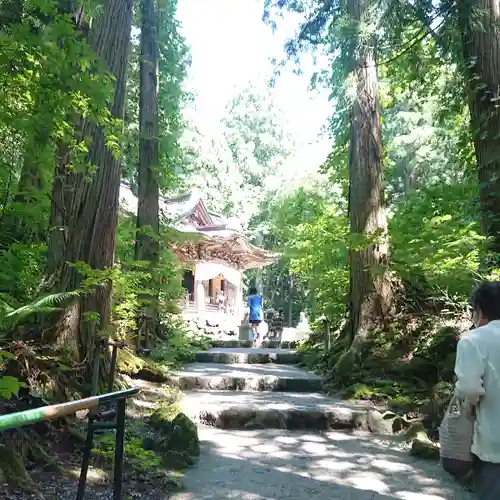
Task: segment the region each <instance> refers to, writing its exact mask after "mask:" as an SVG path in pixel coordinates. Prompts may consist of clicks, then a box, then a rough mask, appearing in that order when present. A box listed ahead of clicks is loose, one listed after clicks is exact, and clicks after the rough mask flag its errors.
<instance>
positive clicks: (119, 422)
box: [113, 398, 127, 500]
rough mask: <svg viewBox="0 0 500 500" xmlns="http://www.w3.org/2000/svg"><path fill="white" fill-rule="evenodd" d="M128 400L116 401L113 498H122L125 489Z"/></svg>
mask: <svg viewBox="0 0 500 500" xmlns="http://www.w3.org/2000/svg"><path fill="white" fill-rule="evenodd" d="M126 406H127V400H126V399H125V398H123V399H119V400H118V401H117V403H116V409H117V415H116V445H115V471H114V473H115V474H114V487H113V500H122V490H123V450H124V441H125V408H126Z"/></svg>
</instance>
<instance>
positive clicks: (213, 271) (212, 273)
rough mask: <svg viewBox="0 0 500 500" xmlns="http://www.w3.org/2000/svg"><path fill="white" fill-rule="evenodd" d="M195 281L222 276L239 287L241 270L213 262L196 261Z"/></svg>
mask: <svg viewBox="0 0 500 500" xmlns="http://www.w3.org/2000/svg"><path fill="white" fill-rule="evenodd" d="M194 276H195V280H196V281H208V280H211V279H214V278H217V276H223V277H224V279H226V280H227V281H229V283H231V285H233V286H234V287H235V288H237V289H239V288H240V287H241V271H238V270H237V269H234V268H232V267H229V266H226V265H224V264H220V263H215V262H197V263H196V268H195V271H194Z"/></svg>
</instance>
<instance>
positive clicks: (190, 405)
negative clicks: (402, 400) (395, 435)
mask: <svg viewBox="0 0 500 500" xmlns="http://www.w3.org/2000/svg"><path fill="white" fill-rule="evenodd" d="M300 361H301V356H300V354H299V353H297V352H296V351H294V350H293V349H282V350H279V349H272V348H269V349H253V348H250V347H243V346H242V345H241V344H237V343H234V341H232V342H231V344H230V345H229V346H228V345H227V343H226V344H225V345H224V344H222V345H221V344H218V346H217V347H214V348H212V349H210V350H209V351H208V352H202V353H199V354H198V355H197V357H196V362H195V363H193V364H191V365H188V366H186V367H184V368H183V369H182V370H181V371H179V372H178V373H176V374H175V376H174V377H173V378H172V380H171V385H177V387H179V388H181V389H183V391H184V396H183V398H182V399H181V402H180V406H181V409H182V411H183V412H184V413H186V414H187V415H188V416H189V417H190V418H192V419H193V420H194V421H195V422H196V423H197V424H198V432H199V436H200V441H201V456H200V460H199V461H198V463H197V465H196V467H194V468H192V469H190V470H189V471H187V472H186V475H185V476H184V478H183V483H184V486H185V490H184V491H183V492H180V493H176V494H174V495H173V496H172V497H171V500H215V499H217V500H219V499H220V500H222V499H224V498H227V499H235V498H239V499H242V500H268V499H271V498H279V499H283V500H309V499H311V498H314V499H317V500H331V499H338V500H391V499H399V500H410V499H411V500H472V496H471V495H470V493H468V492H466V491H464V490H463V489H462V487H461V486H460V485H459V484H458V483H456V482H453V481H452V479H451V478H450V477H449V476H448V475H447V474H446V473H445V472H444V471H443V470H442V469H440V468H439V467H438V466H437V464H435V463H434V462H428V461H423V460H419V459H418V458H416V457H412V456H410V455H409V454H408V450H407V449H406V448H405V445H404V443H400V442H394V441H392V440H391V439H390V436H389V435H388V434H390V433H391V432H392V424H391V422H390V420H385V419H384V418H383V416H382V414H381V413H380V412H378V411H372V410H373V407H372V406H371V405H370V404H369V403H368V402H360V403H359V404H350V403H348V402H345V401H342V400H341V399H339V398H335V397H329V396H326V395H325V394H322V393H321V392H320V390H321V387H322V384H323V379H322V378H321V377H319V376H317V375H315V374H313V373H309V372H307V371H306V370H304V369H301V368H300V367H299V366H297V365H298V364H299V363H300ZM386 426H389V428H387V429H384V427H386Z"/></svg>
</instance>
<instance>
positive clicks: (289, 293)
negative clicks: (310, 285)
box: [288, 274, 294, 328]
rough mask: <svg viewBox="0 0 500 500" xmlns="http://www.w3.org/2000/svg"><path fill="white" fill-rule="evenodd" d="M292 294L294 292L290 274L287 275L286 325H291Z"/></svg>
mask: <svg viewBox="0 0 500 500" xmlns="http://www.w3.org/2000/svg"><path fill="white" fill-rule="evenodd" d="M293 294H294V283H293V276H292V275H291V274H290V276H289V277H288V326H289V327H290V328H292V327H293Z"/></svg>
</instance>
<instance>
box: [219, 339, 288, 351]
mask: <svg viewBox="0 0 500 500" xmlns="http://www.w3.org/2000/svg"><path fill="white" fill-rule="evenodd" d="M210 345H211V346H212V347H217V348H219V347H225V348H229V347H236V348H240V347H247V348H248V347H252V345H253V342H252V341H251V340H237V339H234V340H232V339H227V338H226V339H213V340H210ZM279 347H280V343H279V342H278V341H277V340H269V341H264V343H263V345H262V346H261V348H262V349H277V348H279ZM296 347H297V342H282V343H281V349H295V348H296Z"/></svg>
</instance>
